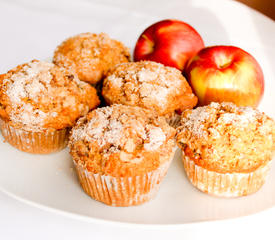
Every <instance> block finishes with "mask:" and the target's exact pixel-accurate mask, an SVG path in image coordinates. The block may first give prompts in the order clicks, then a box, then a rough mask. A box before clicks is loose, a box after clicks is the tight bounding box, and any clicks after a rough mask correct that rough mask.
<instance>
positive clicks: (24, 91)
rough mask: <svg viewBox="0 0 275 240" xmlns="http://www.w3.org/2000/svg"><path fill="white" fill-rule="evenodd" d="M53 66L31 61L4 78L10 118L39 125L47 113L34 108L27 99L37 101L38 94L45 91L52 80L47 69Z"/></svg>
mask: <svg viewBox="0 0 275 240" xmlns="http://www.w3.org/2000/svg"><path fill="white" fill-rule="evenodd" d="M53 66H54V64H52V63H48V62H40V61H32V62H30V63H28V64H26V65H25V66H23V68H22V69H21V70H20V71H18V72H17V73H15V74H12V75H11V77H10V78H7V79H4V84H6V85H7V90H6V94H7V96H8V97H9V99H10V101H11V104H12V106H13V108H12V111H11V113H10V119H11V120H12V121H14V122H19V123H22V124H24V125H26V126H29V125H31V126H35V125H37V126H41V123H43V120H44V119H45V118H46V117H47V114H46V113H44V112H42V111H41V110H38V109H35V108H34V106H33V105H32V104H31V103H28V101H27V100H28V99H31V100H32V101H34V102H38V101H39V100H38V97H39V95H40V94H42V93H43V92H45V90H46V88H47V86H48V85H49V83H50V81H51V80H52V75H51V74H50V72H49V70H50V69H51V68H52V67H53Z"/></svg>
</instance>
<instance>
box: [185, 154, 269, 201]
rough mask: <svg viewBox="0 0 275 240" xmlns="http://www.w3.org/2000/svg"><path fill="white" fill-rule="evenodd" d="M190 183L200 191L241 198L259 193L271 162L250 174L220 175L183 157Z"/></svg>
mask: <svg viewBox="0 0 275 240" xmlns="http://www.w3.org/2000/svg"><path fill="white" fill-rule="evenodd" d="M182 159H183V163H184V168H185V171H186V174H187V176H188V178H189V180H190V182H191V183H192V184H193V185H194V186H195V187H197V188H198V189H199V190H201V191H203V192H205V193H209V194H212V195H215V196H220V197H240V196H246V195H248V194H252V193H254V192H256V191H258V190H259V189H260V188H261V187H262V185H263V184H264V183H265V179H266V177H267V175H268V172H269V170H270V165H271V161H269V162H268V163H267V164H265V165H263V166H261V167H259V168H258V169H256V170H255V171H253V172H249V173H218V172H214V171H209V170H207V169H205V168H202V167H200V166H198V165H196V164H195V162H194V161H192V160H191V159H190V158H189V157H188V156H185V155H184V154H183V156H182Z"/></svg>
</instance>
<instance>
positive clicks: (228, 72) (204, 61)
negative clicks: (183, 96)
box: [186, 46, 264, 107]
mask: <svg viewBox="0 0 275 240" xmlns="http://www.w3.org/2000/svg"><path fill="white" fill-rule="evenodd" d="M186 77H187V79H188V81H189V83H190V85H191V87H192V89H193V91H194V93H195V94H196V95H197V97H198V99H199V104H200V105H206V104H209V103H210V102H234V103H235V104H236V105H238V106H253V107H256V106H257V105H258V104H259V102H260V100H261V98H262V96H263V93H264V76H263V72H262V69H261V67H260V65H259V64H258V62H257V61H256V59H255V58H254V57H252V56H251V55H250V54H249V53H247V52H245V51H244V50H242V49H240V48H238V47H233V46H213V47H207V48H204V49H202V50H201V51H200V52H199V53H198V54H197V55H196V56H195V57H194V58H193V59H192V60H190V62H189V64H188V66H187V68H186Z"/></svg>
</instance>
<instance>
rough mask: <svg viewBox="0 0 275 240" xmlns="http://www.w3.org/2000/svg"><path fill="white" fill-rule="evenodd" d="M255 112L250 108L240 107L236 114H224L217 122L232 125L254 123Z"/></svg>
mask: <svg viewBox="0 0 275 240" xmlns="http://www.w3.org/2000/svg"><path fill="white" fill-rule="evenodd" d="M256 116H257V112H256V111H255V110H254V109H252V108H251V107H240V108H239V109H238V112H229V113H224V114H222V115H221V116H220V118H219V119H218V121H219V122H223V123H225V124H233V125H239V126H241V125H246V124H248V123H250V122H253V121H256Z"/></svg>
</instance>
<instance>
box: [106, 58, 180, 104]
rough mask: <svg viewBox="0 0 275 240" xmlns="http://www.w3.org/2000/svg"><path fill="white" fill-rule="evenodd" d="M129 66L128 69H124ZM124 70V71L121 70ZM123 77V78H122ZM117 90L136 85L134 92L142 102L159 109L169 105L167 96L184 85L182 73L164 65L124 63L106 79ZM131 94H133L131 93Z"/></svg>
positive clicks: (144, 62) (145, 62) (148, 62)
mask: <svg viewBox="0 0 275 240" xmlns="http://www.w3.org/2000/svg"><path fill="white" fill-rule="evenodd" d="M126 66H127V68H126V69H124V68H125V67H126ZM120 68H121V69H124V70H121V71H120ZM121 75H123V78H122V77H121ZM106 81H109V82H110V83H111V84H112V86H114V87H116V88H119V89H121V88H123V87H124V88H125V90H124V91H125V92H127V90H126V88H128V86H132V85H134V87H132V89H134V90H135V91H134V92H137V93H139V94H140V97H141V101H142V99H144V101H146V102H147V101H149V102H150V101H151V102H154V103H155V104H156V105H158V106H159V107H164V106H165V105H166V104H167V96H168V95H169V94H170V93H173V94H176V93H177V92H178V91H179V87H180V86H181V84H182V76H181V73H180V71H178V70H177V69H174V68H170V67H164V65H162V64H159V63H155V62H150V61H143V62H135V63H124V64H121V65H120V66H118V68H117V72H114V73H113V74H112V75H110V76H109V77H107V78H106ZM131 94H133V92H132V91H131Z"/></svg>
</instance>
